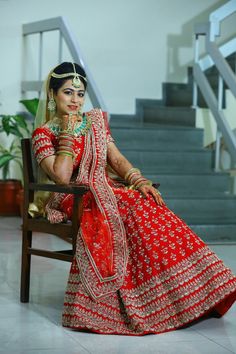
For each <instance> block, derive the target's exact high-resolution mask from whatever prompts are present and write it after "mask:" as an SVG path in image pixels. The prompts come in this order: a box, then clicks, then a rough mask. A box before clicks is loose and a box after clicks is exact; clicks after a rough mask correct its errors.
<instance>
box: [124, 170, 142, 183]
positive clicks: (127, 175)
mask: <svg viewBox="0 0 236 354" xmlns="http://www.w3.org/2000/svg"><path fill="white" fill-rule="evenodd" d="M134 172H138V173H139V174H141V172H140V170H139V169H138V168H136V167H132V168H131V169H129V171H128V172H126V174H125V177H124V179H125V180H126V181H127V180H128V179H129V177H130V175H131V174H132V173H134Z"/></svg>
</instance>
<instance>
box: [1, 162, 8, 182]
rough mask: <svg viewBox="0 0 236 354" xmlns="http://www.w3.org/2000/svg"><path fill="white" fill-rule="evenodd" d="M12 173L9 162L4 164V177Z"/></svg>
mask: <svg viewBox="0 0 236 354" xmlns="http://www.w3.org/2000/svg"><path fill="white" fill-rule="evenodd" d="M9 174H10V171H9V162H8V163H6V164H5V165H4V166H3V169H2V178H3V179H7V176H9Z"/></svg>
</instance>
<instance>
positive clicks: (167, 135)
mask: <svg viewBox="0 0 236 354" xmlns="http://www.w3.org/2000/svg"><path fill="white" fill-rule="evenodd" d="M111 132H112V136H113V138H114V139H115V141H116V144H117V146H118V147H119V148H120V149H129V150H132V149H137V150H170V149H172V150H186V149H191V150H197V149H202V146H203V130H202V129H196V128H195V129H191V130H190V129H189V130H185V129H183V130H182V129H178V130H176V129H164V128H161V129H160V128H156V129H154V127H153V128H152V129H151V128H147V127H143V128H142V129H140V128H129V127H127V128H112V130H111Z"/></svg>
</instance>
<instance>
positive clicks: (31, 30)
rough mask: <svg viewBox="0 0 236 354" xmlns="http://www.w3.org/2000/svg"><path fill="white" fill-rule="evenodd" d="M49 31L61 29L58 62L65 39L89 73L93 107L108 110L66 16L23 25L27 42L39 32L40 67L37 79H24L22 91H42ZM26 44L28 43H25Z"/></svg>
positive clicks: (60, 58)
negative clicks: (44, 41)
mask: <svg viewBox="0 0 236 354" xmlns="http://www.w3.org/2000/svg"><path fill="white" fill-rule="evenodd" d="M49 31H59V50H58V63H60V62H61V61H62V52H63V45H62V44H63V40H64V42H65V43H66V45H67V47H68V50H69V51H70V54H71V56H72V59H73V61H74V62H76V63H78V64H80V65H81V66H82V67H83V68H84V70H85V72H86V75H87V80H88V86H87V93H88V96H89V98H90V101H91V103H92V105H93V107H98V108H101V109H102V110H103V111H106V112H107V107H106V105H105V103H104V101H103V99H102V96H101V94H100V92H99V90H98V88H97V85H96V83H95V81H94V79H93V77H92V74H91V72H90V70H89V68H88V66H87V64H86V62H85V60H84V58H83V55H82V51H81V49H80V46H79V44H78V41H77V39H76V37H75V36H74V34H73V32H72V31H71V30H70V28H69V25H68V23H67V21H66V19H65V18H64V17H55V18H50V19H47V20H43V21H38V22H32V23H28V24H24V25H23V37H24V39H25V42H26V37H27V36H29V35H33V34H36V33H38V34H39V35H40V40H39V68H38V80H37V81H22V83H21V89H22V92H23V93H24V92H27V91H37V92H40V90H41V87H42V62H43V40H44V36H43V35H44V33H45V32H49ZM25 46H26V43H25Z"/></svg>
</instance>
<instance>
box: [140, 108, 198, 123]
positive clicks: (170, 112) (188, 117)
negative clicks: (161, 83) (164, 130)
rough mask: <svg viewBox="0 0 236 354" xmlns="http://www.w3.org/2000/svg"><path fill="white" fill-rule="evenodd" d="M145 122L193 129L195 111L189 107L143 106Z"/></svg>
mask: <svg viewBox="0 0 236 354" xmlns="http://www.w3.org/2000/svg"><path fill="white" fill-rule="evenodd" d="M143 119H144V121H145V122H148V123H152V122H157V123H161V124H172V125H173V124H174V125H182V126H189V127H195V110H194V109H192V108H190V107H168V106H156V107H155V106H151V107H148V106H145V107H144V109H143Z"/></svg>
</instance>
